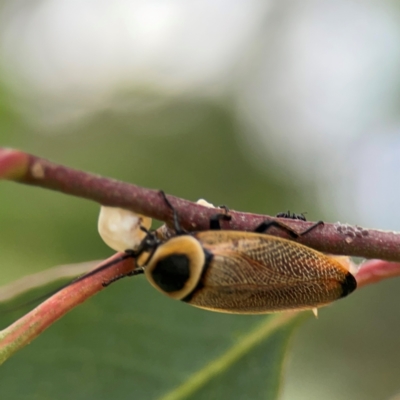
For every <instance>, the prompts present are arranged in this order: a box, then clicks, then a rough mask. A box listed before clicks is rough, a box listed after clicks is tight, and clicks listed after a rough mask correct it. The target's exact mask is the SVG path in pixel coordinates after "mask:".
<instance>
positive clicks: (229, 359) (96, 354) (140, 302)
mask: <svg viewBox="0 0 400 400" xmlns="http://www.w3.org/2000/svg"><path fill="white" fill-rule="evenodd" d="M31 296H32V293H30V294H29V293H28V294H26V295H25V296H23V297H24V299H21V298H19V299H18V300H13V302H12V303H14V304H17V303H20V302H21V301H24V300H25V299H26V298H29V297H31ZM9 305H10V304H9ZM11 305H12V304H11ZM13 317H14V319H16V318H17V316H16V315H14V316H13ZM302 318H304V314H300V315H299V314H288V313H286V314H276V315H272V316H240V315H225V314H218V313H212V312H208V311H203V310H199V309H196V308H193V307H190V306H188V305H187V304H184V303H180V302H177V301H173V300H170V299H168V298H166V297H164V296H163V295H161V294H159V293H158V292H156V291H155V290H154V289H153V288H151V287H150V286H149V285H148V283H147V282H146V280H145V279H143V278H142V277H140V278H135V279H132V280H129V279H126V280H125V282H124V281H121V282H120V283H118V284H115V285H113V286H111V287H110V288H108V289H107V290H105V291H104V292H103V293H101V294H99V295H98V296H96V298H93V299H91V300H90V301H88V302H86V303H85V304H84V305H83V306H81V307H78V308H77V309H75V310H74V311H73V312H71V313H70V314H68V315H67V316H66V317H64V318H63V319H61V320H60V321H59V322H57V323H56V324H55V325H53V326H52V327H50V329H48V330H47V331H46V332H44V333H43V334H42V335H41V336H40V337H39V338H38V339H36V340H35V341H34V342H33V343H32V344H31V345H30V346H28V347H26V348H24V349H22V350H21V351H20V352H19V353H17V354H16V355H15V356H13V357H12V358H11V359H9V360H8V361H7V362H6V363H5V364H3V366H2V369H1V379H0V383H1V392H2V394H3V396H4V398H7V399H9V400H13V399H18V400H20V399H58V400H63V399H71V398H73V399H78V400H79V399H100V400H101V399H109V398H111V397H112V398H117V399H131V398H137V399H164V400H178V399H189V398H190V399H250V398H251V399H255V400H256V399H276V398H278V394H279V389H280V382H281V374H282V364H283V362H284V358H285V354H286V350H287V343H288V340H289V338H290V336H291V334H292V332H293V330H294V328H295V327H296V326H297V325H298V323H299V321H300V320H301V319H302ZM0 321H1V324H2V327H4V326H5V325H6V324H8V323H9V322H10V317H9V316H8V317H7V318H5V317H4V316H3V317H1V318H0Z"/></svg>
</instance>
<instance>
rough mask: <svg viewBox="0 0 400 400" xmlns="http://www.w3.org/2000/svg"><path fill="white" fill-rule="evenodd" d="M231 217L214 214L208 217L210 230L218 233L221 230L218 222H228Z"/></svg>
mask: <svg viewBox="0 0 400 400" xmlns="http://www.w3.org/2000/svg"><path fill="white" fill-rule="evenodd" d="M231 219H232V217H231V216H230V215H229V214H214V215H211V217H210V230H212V231H219V230H221V224H220V222H219V221H221V220H224V221H230V220H231Z"/></svg>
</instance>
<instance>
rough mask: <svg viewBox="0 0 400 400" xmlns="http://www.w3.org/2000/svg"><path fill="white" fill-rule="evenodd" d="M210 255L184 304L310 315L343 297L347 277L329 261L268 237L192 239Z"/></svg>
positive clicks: (349, 282) (349, 285) (225, 234)
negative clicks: (313, 311)
mask: <svg viewBox="0 0 400 400" xmlns="http://www.w3.org/2000/svg"><path fill="white" fill-rule="evenodd" d="M194 236H195V238H197V239H198V240H199V241H200V242H201V243H202V246H203V248H204V249H205V250H206V251H209V252H210V253H211V254H213V258H212V260H211V262H210V265H209V266H208V268H206V270H205V271H204V274H203V276H202V278H201V280H200V282H199V286H198V288H199V290H195V291H194V292H193V294H192V296H191V297H190V299H187V301H188V302H189V303H190V304H192V305H194V306H197V307H201V308H205V309H211V310H214V311H221V312H231V313H241V314H243V313H249V314H257V313H267V312H274V311H283V310H290V309H297V310H299V309H310V308H314V307H320V306H322V305H326V304H328V303H330V302H332V301H334V300H337V299H339V298H341V297H344V296H346V295H347V294H349V293H351V292H352V291H353V290H354V289H355V288H356V281H355V278H354V277H353V275H351V274H350V273H349V271H348V270H347V269H346V268H345V266H344V265H343V264H341V263H340V262H339V261H338V260H337V259H335V258H334V257H330V256H327V255H324V254H322V253H320V252H318V251H315V250H313V249H311V248H309V247H306V246H303V245H300V244H298V243H295V242H293V241H289V240H285V239H281V238H277V237H274V236H269V235H264V234H257V233H249V232H235V231H206V232H199V233H197V234H195V235H194Z"/></svg>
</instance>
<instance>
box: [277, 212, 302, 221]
mask: <svg viewBox="0 0 400 400" xmlns="http://www.w3.org/2000/svg"><path fill="white" fill-rule="evenodd" d="M275 217H277V218H288V219H298V220H300V221H306V217H305V216H304V214H295V213H291V212H290V211H288V212H280V213H278V214H276V215H275Z"/></svg>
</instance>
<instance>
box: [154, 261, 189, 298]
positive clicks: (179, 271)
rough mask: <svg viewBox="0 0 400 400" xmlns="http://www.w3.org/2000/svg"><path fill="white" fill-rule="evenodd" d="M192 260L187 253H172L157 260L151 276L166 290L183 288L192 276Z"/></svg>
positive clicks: (171, 290) (174, 290)
mask: <svg viewBox="0 0 400 400" xmlns="http://www.w3.org/2000/svg"><path fill="white" fill-rule="evenodd" d="M189 264H190V260H189V258H188V257H187V256H186V255H185V254H172V255H170V256H168V257H165V258H163V259H161V260H160V261H158V262H157V264H156V266H155V267H154V269H153V271H151V276H152V277H153V279H154V282H155V283H156V284H157V285H158V286H159V287H160V289H162V290H164V292H167V293H170V292H176V291H178V290H181V289H183V287H184V286H185V283H186V282H187V280H188V279H189V276H190V266H189Z"/></svg>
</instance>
